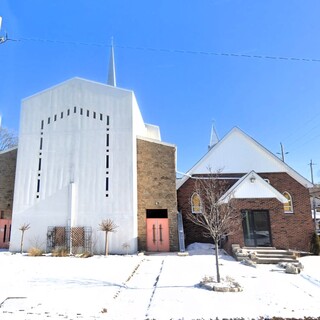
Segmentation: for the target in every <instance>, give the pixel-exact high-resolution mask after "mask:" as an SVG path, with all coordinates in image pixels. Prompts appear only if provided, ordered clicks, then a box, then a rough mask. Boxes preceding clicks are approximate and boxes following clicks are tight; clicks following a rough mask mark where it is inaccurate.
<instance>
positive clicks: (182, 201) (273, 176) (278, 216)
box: [178, 173, 313, 251]
mask: <svg viewBox="0 0 320 320" xmlns="http://www.w3.org/2000/svg"><path fill="white" fill-rule="evenodd" d="M259 175H260V176H261V177H262V178H264V179H269V181H270V184H271V185H272V186H273V187H274V188H275V189H277V190H278V191H279V192H280V193H283V192H284V191H287V192H289V193H290V194H291V196H292V201H293V213H284V210H283V204H282V203H280V202H279V201H278V200H276V199H234V200H232V201H233V203H232V204H233V207H234V208H235V210H236V212H237V213H238V214H239V212H241V210H244V209H248V210H269V216H270V229H271V237H272V245H273V246H275V247H277V248H285V249H298V250H304V251H309V246H310V239H311V235H312V233H313V222H312V217H311V207H310V197H309V192H308V189H307V188H305V187H304V186H302V185H301V184H300V183H298V182H297V181H296V180H294V179H293V178H292V177H291V176H289V175H288V174H287V173H261V174H259ZM194 182H195V180H193V179H189V180H188V181H186V182H185V183H184V184H183V185H182V186H181V188H180V189H179V190H178V207H179V210H182V214H183V217H184V228H185V237H186V244H187V245H188V244H189V243H192V242H209V241H208V240H209V239H207V238H204V237H203V236H202V229H201V228H200V227H198V226H195V225H194V224H193V223H191V222H190V221H188V220H187V219H186V218H185V216H186V215H185V213H186V212H187V210H189V211H190V210H191V206H190V199H191V195H192V193H193V192H194V190H195V188H194ZM235 182H236V180H230V184H231V185H232V184H233V183H235ZM240 219H241V218H239V220H240ZM239 226H240V227H239V231H238V232H236V233H234V234H233V235H231V236H229V237H228V242H227V243H226V249H227V250H228V249H230V247H231V244H232V243H237V244H240V245H241V246H243V245H244V238H243V231H242V225H241V221H239Z"/></svg>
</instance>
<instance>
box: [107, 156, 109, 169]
mask: <svg viewBox="0 0 320 320" xmlns="http://www.w3.org/2000/svg"><path fill="white" fill-rule="evenodd" d="M106 168H107V169H108V168H109V155H106Z"/></svg>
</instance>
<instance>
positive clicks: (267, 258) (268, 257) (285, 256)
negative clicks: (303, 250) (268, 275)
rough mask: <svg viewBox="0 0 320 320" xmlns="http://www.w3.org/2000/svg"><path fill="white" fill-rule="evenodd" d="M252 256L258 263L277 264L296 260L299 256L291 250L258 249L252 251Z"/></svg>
mask: <svg viewBox="0 0 320 320" xmlns="http://www.w3.org/2000/svg"><path fill="white" fill-rule="evenodd" d="M251 252H252V253H253V254H252V255H251V258H252V260H253V261H255V262H256V263H261V264H262V263H264V264H267V263H270V264H277V263H279V262H296V260H297V258H296V256H295V254H294V253H293V252H292V251H289V250H256V251H251Z"/></svg>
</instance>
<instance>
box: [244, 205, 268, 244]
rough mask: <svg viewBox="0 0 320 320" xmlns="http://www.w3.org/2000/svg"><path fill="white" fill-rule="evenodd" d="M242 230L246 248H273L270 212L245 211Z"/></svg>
mask: <svg viewBox="0 0 320 320" xmlns="http://www.w3.org/2000/svg"><path fill="white" fill-rule="evenodd" d="M242 228H243V235H244V243H245V246H247V247H271V246H272V241H271V232H270V218H269V211H268V210H243V211H242Z"/></svg>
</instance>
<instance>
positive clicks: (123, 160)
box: [10, 78, 145, 253]
mask: <svg viewBox="0 0 320 320" xmlns="http://www.w3.org/2000/svg"><path fill="white" fill-rule="evenodd" d="M74 107H76V112H75V113H74ZM80 108H82V109H83V114H82V115H81V114H80ZM68 109H69V110H70V115H67V112H68V111H67V110H68ZM87 110H89V116H87ZM61 112H63V118H62V119H61ZM93 112H96V119H94V118H93ZM100 113H101V114H102V115H103V120H102V121H101V120H100ZM55 115H56V116H57V120H56V121H54V117H55ZM107 115H108V116H109V121H110V122H109V126H107V123H106V116H107ZM49 117H50V124H48V118H49ZM42 120H44V128H43V130H41V121H42ZM41 131H42V132H43V135H41ZM144 132H145V126H144V123H143V119H142V116H141V114H140V111H139V107H138V105H137V103H136V101H135V97H134V94H133V92H131V91H127V90H123V89H119V88H114V87H110V86H107V85H103V84H98V83H94V82H90V81H87V80H82V79H77V78H75V79H71V80H69V81H67V82H65V83H62V84H61V85H58V86H56V87H53V88H51V89H49V90H46V91H44V92H41V93H39V94H37V95H34V96H32V97H30V98H27V99H25V100H24V101H23V104H22V112H21V128H20V137H19V138H20V141H19V151H18V161H17V174H16V186H15V196H14V197H15V198H14V208H13V225H12V237H11V245H10V250H12V251H17V250H19V243H20V231H19V230H18V229H19V226H20V225H21V224H23V223H30V227H31V228H30V230H28V231H27V232H26V241H25V248H26V249H27V248H28V247H30V246H32V245H34V242H36V241H37V242H38V244H39V242H40V243H41V244H42V245H43V247H45V240H46V233H47V227H48V226H66V225H70V224H71V212H74V215H73V219H72V221H73V223H74V226H91V227H92V229H93V232H94V242H95V250H96V252H103V251H104V233H103V232H101V231H99V223H100V222H101V221H102V220H103V219H106V218H111V219H113V220H114V222H115V223H116V224H117V225H118V226H119V228H118V229H117V232H116V233H113V234H111V235H110V252H111V253H121V252H124V249H123V248H122V245H123V243H125V242H126V243H128V244H129V245H130V251H131V252H135V251H136V250H137V195H136V185H137V183H136V179H137V173H136V135H137V134H138V133H139V134H144ZM107 134H109V146H106V135H107ZM41 136H42V137H43V150H42V151H41V150H40V149H39V144H40V138H41ZM39 152H42V154H41V155H40V154H39ZM107 154H108V155H109V168H106V155H107ZM39 157H41V158H42V160H41V166H42V168H41V171H38V163H39ZM38 175H40V176H39V178H40V183H41V185H40V192H39V194H38V195H39V198H37V179H38ZM106 177H108V178H109V190H108V191H106ZM71 183H74V185H73V188H72V192H71ZM72 193H73V200H72V196H71V195H72ZM106 194H108V197H106Z"/></svg>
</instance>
